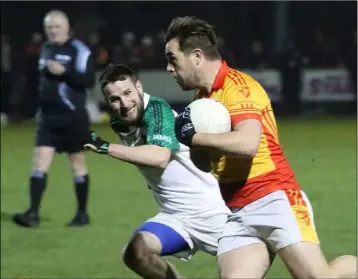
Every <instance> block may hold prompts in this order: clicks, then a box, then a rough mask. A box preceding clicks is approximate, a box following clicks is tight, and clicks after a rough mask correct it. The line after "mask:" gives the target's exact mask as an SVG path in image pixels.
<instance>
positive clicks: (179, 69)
mask: <svg viewBox="0 0 358 279" xmlns="http://www.w3.org/2000/svg"><path fill="white" fill-rule="evenodd" d="M165 56H166V58H167V61H168V64H167V71H168V72H169V73H170V74H171V75H172V76H173V77H174V79H175V80H176V82H177V83H178V84H179V86H180V87H181V88H182V89H183V90H193V89H196V88H197V87H198V79H197V75H196V71H197V67H196V65H197V63H196V61H195V56H194V53H190V54H185V53H184V52H182V51H180V49H179V43H178V41H177V39H172V40H170V41H169V42H168V43H167V44H166V46H165Z"/></svg>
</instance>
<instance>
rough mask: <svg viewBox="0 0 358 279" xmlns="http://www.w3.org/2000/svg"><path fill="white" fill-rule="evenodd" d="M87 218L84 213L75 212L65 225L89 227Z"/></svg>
mask: <svg viewBox="0 0 358 279" xmlns="http://www.w3.org/2000/svg"><path fill="white" fill-rule="evenodd" d="M89 223H90V221H89V216H88V214H87V213H85V212H77V214H76V216H75V217H74V218H73V219H72V221H71V222H69V223H68V224H67V227H83V226H87V225H89Z"/></svg>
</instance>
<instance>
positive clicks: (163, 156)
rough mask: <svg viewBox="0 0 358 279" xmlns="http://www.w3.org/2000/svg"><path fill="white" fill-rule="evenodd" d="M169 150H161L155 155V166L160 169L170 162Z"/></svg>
mask: <svg viewBox="0 0 358 279" xmlns="http://www.w3.org/2000/svg"><path fill="white" fill-rule="evenodd" d="M170 158H171V152H170V151H169V150H162V152H161V153H160V154H158V156H157V160H156V167H157V168H160V169H166V168H167V167H168V164H169V162H170Z"/></svg>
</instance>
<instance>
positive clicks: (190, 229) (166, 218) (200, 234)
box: [147, 212, 228, 260]
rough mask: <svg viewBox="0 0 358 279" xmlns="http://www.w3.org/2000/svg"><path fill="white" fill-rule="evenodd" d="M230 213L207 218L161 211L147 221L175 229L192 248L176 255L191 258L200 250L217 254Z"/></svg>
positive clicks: (184, 258) (183, 258) (186, 258)
mask: <svg viewBox="0 0 358 279" xmlns="http://www.w3.org/2000/svg"><path fill="white" fill-rule="evenodd" d="M227 218H228V215H227V214H225V213H219V214H216V215H213V216H212V217H205V218H191V219H187V218H179V217H177V216H176V215H172V214H167V213H162V212H161V213H159V214H157V215H156V216H154V217H153V218H150V219H148V220H147V222H156V223H161V224H164V225H166V226H169V227H171V228H172V229H174V230H175V231H176V232H177V233H178V234H180V235H181V236H182V237H183V238H184V239H185V241H186V242H187V243H188V246H189V247H190V250H188V251H182V252H180V253H178V254H175V255H174V256H176V257H178V258H180V259H182V260H189V259H190V258H191V257H192V256H193V255H194V254H195V253H196V252H197V251H198V250H201V251H203V252H206V253H209V254H211V255H214V256H215V255H216V254H217V249H218V240H219V237H220V235H221V233H222V231H223V229H224V226H225V223H226V221H227Z"/></svg>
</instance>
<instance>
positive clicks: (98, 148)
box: [84, 131, 109, 154]
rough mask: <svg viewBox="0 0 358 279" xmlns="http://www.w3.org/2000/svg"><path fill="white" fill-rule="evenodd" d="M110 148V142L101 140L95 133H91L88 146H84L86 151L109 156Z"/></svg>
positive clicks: (87, 142) (87, 141)
mask: <svg viewBox="0 0 358 279" xmlns="http://www.w3.org/2000/svg"><path fill="white" fill-rule="evenodd" d="M108 146H109V142H108V141H104V140H103V139H101V138H100V137H99V136H97V134H96V133H95V132H94V131H90V132H89V134H88V137H87V140H86V144H85V145H84V147H85V149H87V150H92V151H94V152H96V153H99V154H107V153H108Z"/></svg>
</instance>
